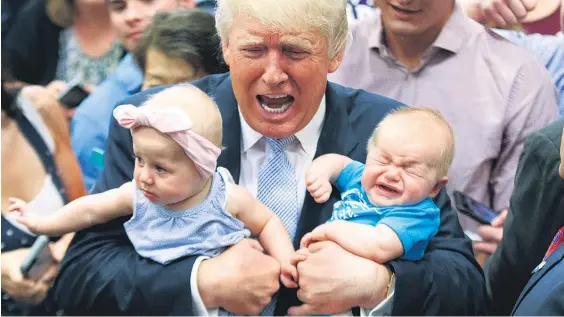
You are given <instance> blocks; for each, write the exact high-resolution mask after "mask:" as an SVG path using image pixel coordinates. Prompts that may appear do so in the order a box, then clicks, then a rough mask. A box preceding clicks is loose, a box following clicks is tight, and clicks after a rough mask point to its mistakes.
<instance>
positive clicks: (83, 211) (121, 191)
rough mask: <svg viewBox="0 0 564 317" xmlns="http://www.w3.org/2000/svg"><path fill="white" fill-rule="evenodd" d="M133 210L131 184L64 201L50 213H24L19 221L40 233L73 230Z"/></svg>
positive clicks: (60, 233) (58, 232) (62, 232)
mask: <svg viewBox="0 0 564 317" xmlns="http://www.w3.org/2000/svg"><path fill="white" fill-rule="evenodd" d="M132 212H133V184H132V183H131V182H129V183H126V184H123V185H122V186H121V187H119V188H116V189H112V190H109V191H106V192H103V193H100V194H95V195H89V196H83V197H81V198H78V199H76V200H74V201H72V202H70V203H69V204H67V205H65V206H64V207H62V208H61V209H59V210H58V211H56V212H55V213H54V214H53V215H51V216H49V217H45V218H43V217H40V218H39V217H32V216H26V215H25V214H24V215H22V216H20V217H18V219H17V220H18V221H19V222H21V223H23V224H24V225H26V226H28V228H29V229H30V230H31V231H33V232H35V233H39V234H46V235H63V234H66V233H71V232H75V231H78V230H82V229H84V228H88V227H91V226H93V225H96V224H100V223H104V222H107V221H109V220H111V219H114V218H117V217H120V216H124V215H128V214H129V215H130V214H131V213H132Z"/></svg>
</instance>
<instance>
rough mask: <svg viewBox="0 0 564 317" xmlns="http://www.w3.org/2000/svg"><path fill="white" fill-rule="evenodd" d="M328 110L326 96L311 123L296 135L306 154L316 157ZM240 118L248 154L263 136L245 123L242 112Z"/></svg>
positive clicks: (244, 150) (244, 149)
mask: <svg viewBox="0 0 564 317" xmlns="http://www.w3.org/2000/svg"><path fill="white" fill-rule="evenodd" d="M326 108H327V105H326V101H325V95H323V98H322V99H321V103H320V104H319V108H318V109H317V112H316V113H315V115H314V116H313V118H312V119H311V121H309V123H308V124H307V125H306V126H305V127H304V128H303V129H301V130H300V131H298V132H297V133H296V134H295V136H296V139H298V141H299V142H300V145H301V146H302V149H303V150H304V151H305V152H306V154H307V155H309V156H312V157H313V156H314V155H315V151H316V150H317V141H318V140H319V135H320V134H321V128H322V127H323V120H324V119H325V111H326ZM239 118H240V121H241V135H242V137H241V146H242V149H243V152H247V151H248V150H249V149H250V148H252V147H253V146H254V145H255V144H256V143H257V142H258V141H259V140H260V139H261V138H262V134H260V133H258V132H257V131H255V130H253V128H251V126H249V124H248V123H247V121H245V119H244V118H243V116H242V115H241V111H240V110H239Z"/></svg>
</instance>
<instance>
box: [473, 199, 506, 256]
mask: <svg viewBox="0 0 564 317" xmlns="http://www.w3.org/2000/svg"><path fill="white" fill-rule="evenodd" d="M506 217H507V209H506V210H504V211H502V212H501V213H500V214H499V215H498V216H497V217H496V218H494V220H492V224H491V226H490V225H481V226H480V227H478V231H477V233H478V235H479V236H480V237H482V239H484V240H483V241H477V242H475V243H474V244H473V247H474V252H475V253H480V252H481V253H485V254H487V255H488V256H489V255H492V254H493V253H494V252H495V250H496V249H497V246H498V245H499V244H500V243H501V239H502V238H503V225H504V224H505V218H506Z"/></svg>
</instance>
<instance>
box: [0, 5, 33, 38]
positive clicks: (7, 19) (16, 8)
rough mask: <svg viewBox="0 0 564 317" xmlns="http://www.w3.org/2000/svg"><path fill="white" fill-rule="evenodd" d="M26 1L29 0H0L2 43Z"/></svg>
mask: <svg viewBox="0 0 564 317" xmlns="http://www.w3.org/2000/svg"><path fill="white" fill-rule="evenodd" d="M28 1H29V0H2V3H1V5H0V7H1V8H2V43H4V39H5V38H6V35H8V33H9V32H10V30H11V29H12V25H13V24H14V21H15V19H16V17H17V16H18V13H19V12H20V10H21V8H22V7H23V6H24V5H25V4H26V3H27V2H28Z"/></svg>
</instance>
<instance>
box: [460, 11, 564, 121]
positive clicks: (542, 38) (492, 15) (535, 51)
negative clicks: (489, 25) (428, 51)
mask: <svg viewBox="0 0 564 317" xmlns="http://www.w3.org/2000/svg"><path fill="white" fill-rule="evenodd" d="M469 1H471V2H470V3H469V4H467V6H466V12H467V14H468V16H469V17H471V18H472V19H474V20H476V21H478V22H480V23H486V22H488V21H495V23H496V25H498V26H505V25H511V24H515V23H518V22H519V21H528V22H534V21H537V20H540V19H543V18H546V17H547V16H549V15H551V14H553V13H554V12H556V10H558V8H559V7H560V32H558V33H557V34H555V35H547V34H525V33H523V32H518V31H510V30H501V29H493V31H494V32H496V33H497V34H499V35H501V36H503V37H504V38H506V39H508V40H510V41H511V42H513V43H515V44H517V45H519V46H520V47H522V48H524V49H525V50H527V51H528V52H529V53H531V54H532V55H533V56H535V57H536V58H537V59H538V61H539V62H540V63H541V64H543V65H544V66H545V67H546V69H547V70H548V73H549V74H550V78H551V79H552V82H553V83H554V85H556V90H557V92H558V110H559V114H560V117H564V0H505V1H500V0H497V1H489V2H486V3H482V2H476V0H469ZM535 2H536V5H535Z"/></svg>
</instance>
